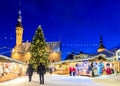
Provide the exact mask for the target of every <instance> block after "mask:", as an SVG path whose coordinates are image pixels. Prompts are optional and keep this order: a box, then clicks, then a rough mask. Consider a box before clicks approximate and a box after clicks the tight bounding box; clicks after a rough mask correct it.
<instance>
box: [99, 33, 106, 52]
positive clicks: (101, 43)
mask: <svg viewBox="0 0 120 86" xmlns="http://www.w3.org/2000/svg"><path fill="white" fill-rule="evenodd" d="M104 50H106V49H105V46H104V44H103V40H102V35H101V36H100V43H99V47H98V52H103V51H104Z"/></svg>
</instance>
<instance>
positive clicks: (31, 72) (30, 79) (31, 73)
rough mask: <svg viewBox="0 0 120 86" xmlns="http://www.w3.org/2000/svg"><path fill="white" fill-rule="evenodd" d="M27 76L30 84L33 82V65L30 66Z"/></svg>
mask: <svg viewBox="0 0 120 86" xmlns="http://www.w3.org/2000/svg"><path fill="white" fill-rule="evenodd" d="M26 74H27V75H28V78H29V82H31V81H32V75H33V67H32V65H31V64H28V68H27V72H26Z"/></svg>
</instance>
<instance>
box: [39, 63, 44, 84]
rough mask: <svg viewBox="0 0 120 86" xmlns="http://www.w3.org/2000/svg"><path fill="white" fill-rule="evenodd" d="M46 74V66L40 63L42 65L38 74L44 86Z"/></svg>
mask: <svg viewBox="0 0 120 86" xmlns="http://www.w3.org/2000/svg"><path fill="white" fill-rule="evenodd" d="M45 73H46V69H45V66H44V65H43V64H42V63H40V65H39V66H38V68H37V74H39V78H40V84H44V74H45Z"/></svg>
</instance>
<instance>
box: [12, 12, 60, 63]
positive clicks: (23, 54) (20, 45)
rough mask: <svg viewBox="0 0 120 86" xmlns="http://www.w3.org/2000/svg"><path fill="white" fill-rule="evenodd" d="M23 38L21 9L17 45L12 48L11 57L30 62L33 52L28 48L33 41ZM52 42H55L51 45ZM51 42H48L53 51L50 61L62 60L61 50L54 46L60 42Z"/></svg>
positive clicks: (17, 28)
mask: <svg viewBox="0 0 120 86" xmlns="http://www.w3.org/2000/svg"><path fill="white" fill-rule="evenodd" d="M22 38H23V26H22V17H21V10H19V15H18V21H17V24H16V45H15V47H14V48H13V49H12V53H11V57H12V58H13V59H16V60H20V61H23V62H26V63H29V60H30V58H31V54H30V52H29V51H28V50H29V48H30V46H31V43H29V42H22V40H23V39H22ZM51 43H52V44H53V46H52V47H51ZM51 43H48V45H50V46H49V49H50V52H51V51H52V52H51V53H50V55H49V57H48V59H49V61H50V62H58V61H61V53H60V50H59V52H56V51H54V48H56V46H57V44H60V42H59V43H58V42H51ZM55 45H56V46H55ZM59 46H60V45H59ZM57 47H58V46H57Z"/></svg>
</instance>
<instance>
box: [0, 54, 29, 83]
mask: <svg viewBox="0 0 120 86" xmlns="http://www.w3.org/2000/svg"><path fill="white" fill-rule="evenodd" d="M26 68H27V64H26V63H23V62H21V61H18V60H14V59H11V58H10V57H7V56H3V55H0V82H3V81H7V80H11V79H14V78H17V77H18V76H22V75H25V73H26Z"/></svg>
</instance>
